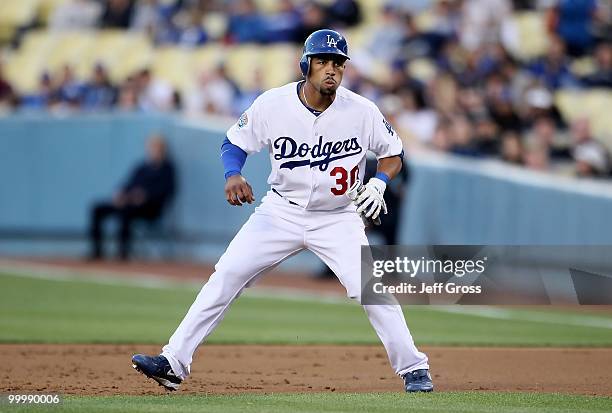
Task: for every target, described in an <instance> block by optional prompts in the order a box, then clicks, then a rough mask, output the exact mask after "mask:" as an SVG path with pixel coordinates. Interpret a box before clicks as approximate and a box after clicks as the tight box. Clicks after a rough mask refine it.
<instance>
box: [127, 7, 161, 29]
mask: <svg viewBox="0 0 612 413" xmlns="http://www.w3.org/2000/svg"><path fill="white" fill-rule="evenodd" d="M163 21H164V18H163V14H162V8H161V6H160V5H159V0H140V1H138V2H137V3H136V6H135V8H134V16H133V18H132V22H131V24H130V27H131V28H132V29H133V30H137V31H148V30H150V28H151V27H156V26H158V25H160V24H163Z"/></svg>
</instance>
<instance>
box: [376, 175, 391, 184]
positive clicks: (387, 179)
mask: <svg viewBox="0 0 612 413" xmlns="http://www.w3.org/2000/svg"><path fill="white" fill-rule="evenodd" d="M375 177H376V178H378V179H380V180H381V181H383V182H384V183H385V184H388V183H389V181H390V180H391V178H389V175H387V174H386V173H384V172H376V175H375Z"/></svg>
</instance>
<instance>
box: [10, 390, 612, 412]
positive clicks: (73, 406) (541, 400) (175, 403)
mask: <svg viewBox="0 0 612 413" xmlns="http://www.w3.org/2000/svg"><path fill="white" fill-rule="evenodd" d="M1 407H2V406H1V405H0V408H1ZM610 410H612V398H609V397H587V396H569V395H559V394H532V393H456V392H449V393H432V394H402V393H381V394H379V393H368V394H346V393H344V394H343V393H312V394H267V395H261V394H243V395H235V396H180V395H173V396H142V397H129V396H115V397H78V398H77V397H69V398H67V399H66V400H64V401H63V403H62V404H61V405H58V406H55V407H29V406H28V407H25V406H24V407H14V406H11V408H10V411H11V412H24V411H33V412H38V411H52V412H88V413H96V412H122V413H123V412H125V413H135V412H151V413H153V412H160V411H161V412H163V411H169V412H170V411H172V412H179V411H180V412H183V413H189V412H224V413H225V412H227V413H231V412H239V413H249V412H269V413H274V412H292V411H300V412H351V413H352V412H356V411H362V412H368V413H376V412H381V413H382V412H385V413H387V412H411V413H415V412H453V413H455V412H456V413H459V412H465V413H479V412H494V413H510V412H513V413H517V412H524V413H561V412H568V413H575V412H581V413H588V412H609V411H610ZM7 411H8V410H7Z"/></svg>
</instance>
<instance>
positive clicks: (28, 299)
mask: <svg viewBox="0 0 612 413" xmlns="http://www.w3.org/2000/svg"><path fill="white" fill-rule="evenodd" d="M196 293H197V290H196V289H194V288H193V287H192V286H187V285H183V286H181V285H180V284H177V285H176V286H168V287H163V288H145V287H138V286H134V285H129V284H125V285H119V284H113V283H100V282H93V281H92V280H88V279H82V280H69V281H66V280H62V281H60V280H50V279H35V278H27V277H18V276H10V275H7V274H0V314H1V315H2V316H1V317H0V342H5V343H7V342H8V343H10V342H12V343H19V342H30V343H32V342H39V343H43V342H52V343H158V344H159V343H164V342H166V340H167V338H168V337H169V336H170V334H172V332H173V331H174V328H175V327H176V326H177V324H178V322H179V321H180V320H181V318H182V317H183V315H184V314H185V312H186V310H187V309H188V308H189V305H191V303H192V301H193V299H194V297H195V295H196ZM466 309H467V308H466ZM460 310H461V309H460ZM469 310H472V311H473V310H474V308H470V309H469ZM476 310H478V309H476ZM503 312H504V314H505V316H507V317H506V318H509V319H503V318H502V319H495V318H485V317H480V316H475V315H471V314H463V313H448V312H445V311H440V309H435V308H430V307H427V306H412V307H407V308H406V309H405V313H406V318H407V320H408V323H409V325H410V328H411V331H412V333H413V336H414V337H415V338H416V341H417V343H418V344H436V345H496V346H504V345H508V346H510V345H512V346H515V345H519V346H610V345H612V316H611V315H610V314H587V313H584V312H580V311H551V310H547V309H546V307H542V310H541V311H540V310H537V311H536V310H527V309H503ZM493 316H495V314H493ZM534 318H535V319H536V320H538V321H534V320H533V319H534ZM581 320H585V324H588V323H587V321H588V322H589V323H591V326H587V325H582V324H581ZM593 321H595V326H593V325H592V324H593ZM602 323H603V326H597V325H599V324H602ZM606 323H610V325H608V324H606ZM210 342H213V343H259V344H267V343H269V344H272V343H274V344H292V343H296V344H305V343H321V344H374V343H378V338H377V337H376V335H375V334H374V332H373V330H372V328H371V327H370V325H369V323H368V321H367V318H366V316H365V314H364V312H363V310H362V309H361V308H360V306H358V305H356V304H355V303H350V302H346V303H345V302H339V303H325V302H321V301H316V300H309V299H299V300H295V299H294V300H290V299H283V298H269V297H266V298H264V297H257V296H249V295H248V294H246V296H243V297H242V298H240V299H239V300H237V302H236V303H234V305H233V306H232V308H231V310H230V311H229V314H228V315H227V317H226V318H225V320H224V321H223V323H221V325H220V327H219V328H218V329H217V330H216V331H215V332H214V333H213V335H212V336H211V339H210Z"/></svg>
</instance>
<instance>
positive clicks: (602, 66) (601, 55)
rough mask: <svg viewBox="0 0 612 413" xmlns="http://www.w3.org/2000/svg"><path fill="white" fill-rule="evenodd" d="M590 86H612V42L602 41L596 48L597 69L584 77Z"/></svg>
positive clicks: (586, 83)
mask: <svg viewBox="0 0 612 413" xmlns="http://www.w3.org/2000/svg"><path fill="white" fill-rule="evenodd" d="M582 81H583V83H584V84H585V85H587V86H590V87H608V88H612V43H610V42H607V43H601V44H600V45H598V46H597V48H596V49H595V71H594V72H593V73H591V74H589V75H587V76H585V77H584V78H583V79H582Z"/></svg>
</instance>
